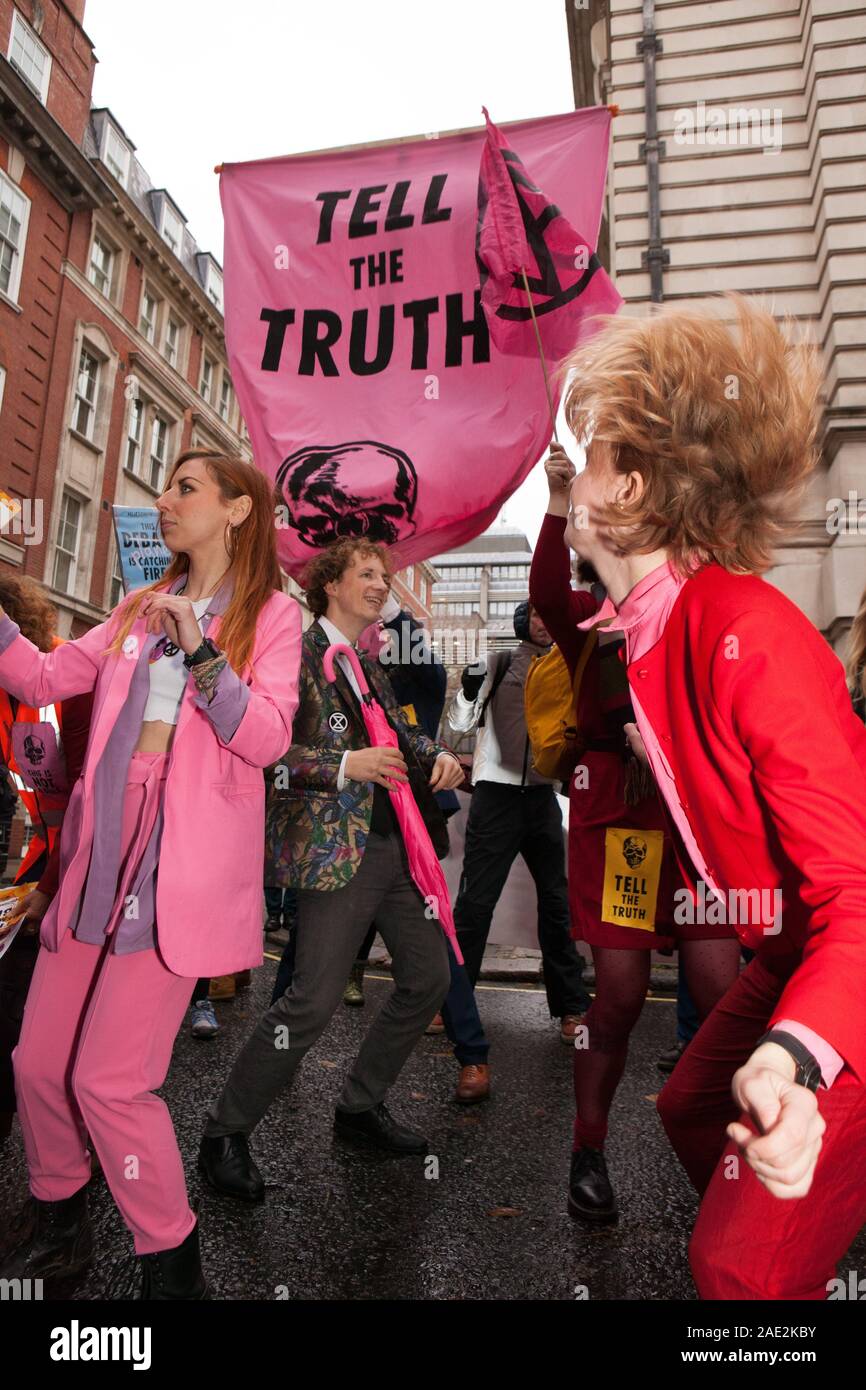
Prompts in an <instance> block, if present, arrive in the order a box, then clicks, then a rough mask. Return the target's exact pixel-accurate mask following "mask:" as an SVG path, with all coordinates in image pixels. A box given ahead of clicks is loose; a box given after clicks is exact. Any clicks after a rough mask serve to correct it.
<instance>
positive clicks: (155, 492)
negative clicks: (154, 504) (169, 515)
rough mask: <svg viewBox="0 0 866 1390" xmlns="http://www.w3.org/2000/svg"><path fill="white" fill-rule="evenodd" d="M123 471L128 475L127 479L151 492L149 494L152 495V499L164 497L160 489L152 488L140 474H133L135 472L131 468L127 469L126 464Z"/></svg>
mask: <svg viewBox="0 0 866 1390" xmlns="http://www.w3.org/2000/svg"><path fill="white" fill-rule="evenodd" d="M123 471H124V473H125V474H126V477H127V478H132V480H133V482H134V483H138V486H139V487H143V488H144V490H145V492H149V493H150V494H151V496H152V497H161V496H162V492H161V491H160V489H159V488H156V487H151V485H150V483H148V482H146V480H145V479H144V478H142V477H141V476H140V474H138V473H133V471H132V469H131V468H127V467H126V464H124V466H123Z"/></svg>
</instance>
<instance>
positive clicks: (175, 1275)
mask: <svg viewBox="0 0 866 1390" xmlns="http://www.w3.org/2000/svg"><path fill="white" fill-rule="evenodd" d="M139 1258H140V1260H141V1298H142V1299H145V1300H148V1301H150V1300H153V1299H163V1300H166V1299H202V1298H209V1297H210V1286H209V1285H208V1282H207V1280H206V1279H205V1277H204V1274H203V1273H202V1267H201V1251H200V1249H199V1240H198V1222H196V1224H195V1225H194V1226H193V1228H192V1230H191V1231H190V1233H189V1235H188V1236H187V1237H186V1240H184V1241H183V1243H182V1244H181V1245H176V1246H174V1248H173V1249H171V1250H157V1251H155V1252H154V1254H152V1255H141V1256H140V1257H139Z"/></svg>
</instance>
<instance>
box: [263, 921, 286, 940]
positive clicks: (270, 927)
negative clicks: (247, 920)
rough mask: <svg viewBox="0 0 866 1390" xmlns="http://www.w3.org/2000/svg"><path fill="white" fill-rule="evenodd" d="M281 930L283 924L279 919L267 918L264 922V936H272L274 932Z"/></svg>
mask: <svg viewBox="0 0 866 1390" xmlns="http://www.w3.org/2000/svg"><path fill="white" fill-rule="evenodd" d="M282 930H283V924H282V922H281V920H280V918H279V917H269V918H268V920H267V921H266V922H265V936H272V935H273V933H274V932H278V931H282Z"/></svg>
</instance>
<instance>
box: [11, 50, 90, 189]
mask: <svg viewBox="0 0 866 1390" xmlns="http://www.w3.org/2000/svg"><path fill="white" fill-rule="evenodd" d="M0 134H2V135H3V137H4V138H5V139H6V140H8V141H9V142H10V144H12V145H15V146H17V147H18V148H19V149H20V150H21V151H22V152H23V154H24V157H25V159H26V160H27V163H28V165H29V166H30V167H31V168H32V169H33V171H34V172H35V173H37V174H38V175H39V177H40V178H41V179H42V180H43V182H44V183H45V184H46V185H47V187H48V188H49V189H50V190H51V192H52V193H53V194H54V196H55V198H56V199H57V201H58V202H59V203H60V204H61V206H63V207H64V208H65V209H66V211H67V212H81V211H83V210H84V209H87V208H94V207H101V206H102V205H103V204H104V203H106V202H108V201H109V199H110V198H111V196H112V190H111V188H110V186H109V184H108V183H107V182H106V180H105V179H104V178H103V177H102V175H101V174H100V173H99V170H98V169H95V168H94V166H93V164H92V162H91V161H90V160H89V159H88V158H87V156H86V155H85V154H84V153H83V152H82V151H81V150H80V149H79V148H78V146H77V145H76V144H75V142H74V141H73V140H70V138H69V136H68V135H67V134H66V132H65V131H64V130H63V129H62V128H61V127H60V126H59V125H58V124H57V122H56V121H55V119H54V117H53V116H52V115H51V114H50V113H49V111H48V110H47V109H46V108H45V107H44V106H43V105H42V102H41V101H40V100H39V98H38V97H37V96H36V94H35V93H34V92H32V91H31V89H30V88H29V87H28V85H27V83H26V82H25V81H24V79H23V78H21V77H19V76H18V73H17V72H16V71H15V69H14V68H13V67H12V64H11V63H10V62H9V60H8V59H7V58H4V57H3V56H2V55H0Z"/></svg>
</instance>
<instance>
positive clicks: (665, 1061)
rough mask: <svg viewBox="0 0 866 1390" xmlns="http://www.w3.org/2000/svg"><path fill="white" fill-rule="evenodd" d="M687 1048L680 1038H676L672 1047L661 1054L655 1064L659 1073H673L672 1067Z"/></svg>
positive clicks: (686, 1044)
mask: <svg viewBox="0 0 866 1390" xmlns="http://www.w3.org/2000/svg"><path fill="white" fill-rule="evenodd" d="M687 1047H688V1043H687V1042H683V1041H682V1040H681V1039H680V1038H677V1040H676V1042H675V1043H674V1045H673V1047H669V1048H668V1050H667V1052H663V1053H662V1055H661V1057H659V1059H658V1061H657V1062H656V1066H657V1067H658V1069H659V1071H663V1072H671V1071H673V1069H674V1067H675V1066H676V1064H677V1062H678V1061H679V1060H680V1058H681V1057H682V1055H683V1053H684V1052H685V1050H686V1048H687Z"/></svg>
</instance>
